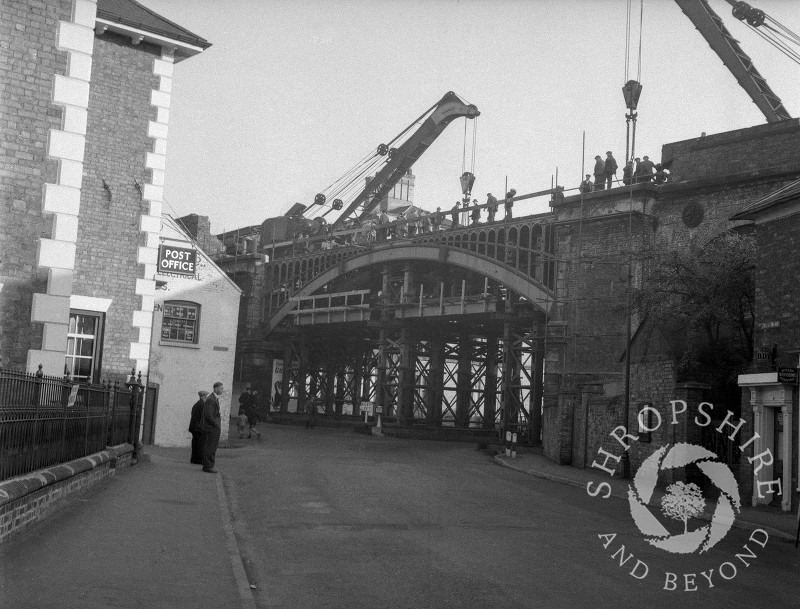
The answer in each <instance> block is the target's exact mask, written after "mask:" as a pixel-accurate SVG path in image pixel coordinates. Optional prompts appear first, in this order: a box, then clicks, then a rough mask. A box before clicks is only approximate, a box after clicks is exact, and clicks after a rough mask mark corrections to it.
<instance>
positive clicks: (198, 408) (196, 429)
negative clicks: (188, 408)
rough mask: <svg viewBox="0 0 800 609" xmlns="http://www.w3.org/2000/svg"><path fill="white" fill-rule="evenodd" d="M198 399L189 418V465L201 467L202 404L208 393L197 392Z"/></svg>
mask: <svg viewBox="0 0 800 609" xmlns="http://www.w3.org/2000/svg"><path fill="white" fill-rule="evenodd" d="M197 395H198V396H200V399H199V400H197V401H196V402H195V403H194V406H192V414H191V416H190V418H189V433H191V434H192V456H191V458H190V459H189V463H194V464H195V465H201V464H202V463H203V430H202V426H201V418H202V416H203V402H204V401H205V399H206V396H207V395H208V391H198V392H197Z"/></svg>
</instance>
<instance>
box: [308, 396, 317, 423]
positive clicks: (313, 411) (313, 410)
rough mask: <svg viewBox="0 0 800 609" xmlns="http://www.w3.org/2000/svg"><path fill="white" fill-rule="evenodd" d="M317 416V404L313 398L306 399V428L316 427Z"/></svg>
mask: <svg viewBox="0 0 800 609" xmlns="http://www.w3.org/2000/svg"><path fill="white" fill-rule="evenodd" d="M316 417H317V404H316V402H314V400H313V398H309V399H308V400H307V401H306V429H314V420H315V419H316Z"/></svg>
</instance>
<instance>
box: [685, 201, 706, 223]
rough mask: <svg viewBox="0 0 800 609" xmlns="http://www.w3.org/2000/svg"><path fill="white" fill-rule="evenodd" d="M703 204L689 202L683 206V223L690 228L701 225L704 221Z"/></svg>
mask: <svg viewBox="0 0 800 609" xmlns="http://www.w3.org/2000/svg"><path fill="white" fill-rule="evenodd" d="M703 214H704V212H703V206H702V205H700V204H699V203H689V204H688V205H687V206H686V207H684V208H683V223H684V224H685V225H686V226H687V227H689V228H695V227H696V226H699V225H700V223H701V222H702V221H703Z"/></svg>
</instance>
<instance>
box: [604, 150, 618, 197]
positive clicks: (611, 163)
mask: <svg viewBox="0 0 800 609" xmlns="http://www.w3.org/2000/svg"><path fill="white" fill-rule="evenodd" d="M605 175H606V184H608V185H607V186H606V188H608V189H611V186H612V184H613V182H614V178H615V177H616V175H617V160H616V159H615V158H614V155H613V154H611V151H610V150H609V151H608V152H606V162H605Z"/></svg>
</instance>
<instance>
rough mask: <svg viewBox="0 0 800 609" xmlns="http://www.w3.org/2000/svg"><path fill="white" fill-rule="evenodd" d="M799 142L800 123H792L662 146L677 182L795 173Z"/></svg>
mask: <svg viewBox="0 0 800 609" xmlns="http://www.w3.org/2000/svg"><path fill="white" fill-rule="evenodd" d="M799 140H800V120H798V119H792V120H789V121H781V122H779V123H768V124H766V125H757V126H755V127H748V128H745V129H736V130H734V131H726V132H725V133H718V134H714V135H709V136H706V137H699V138H694V139H691V140H683V141H681V142H671V143H669V144H665V145H664V146H662V148H661V162H662V163H666V164H667V166H668V167H669V169H670V171H671V173H672V177H673V178H674V179H675V180H676V181H680V180H693V179H697V178H708V177H712V176H724V175H730V174H736V173H740V172H752V171H758V172H762V173H769V172H782V171H786V170H790V171H795V172H796V171H797V169H798V167H800V145H798V144H800V141H799Z"/></svg>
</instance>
